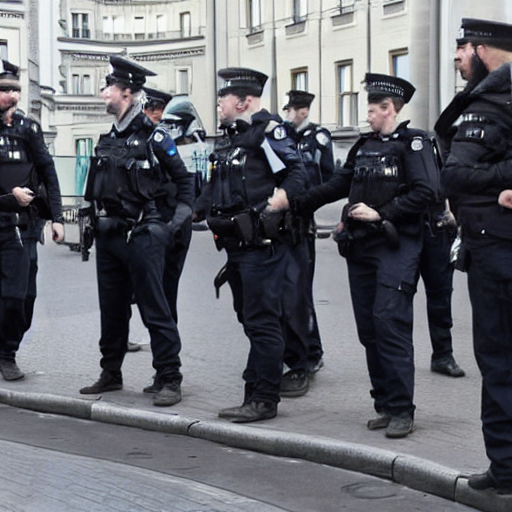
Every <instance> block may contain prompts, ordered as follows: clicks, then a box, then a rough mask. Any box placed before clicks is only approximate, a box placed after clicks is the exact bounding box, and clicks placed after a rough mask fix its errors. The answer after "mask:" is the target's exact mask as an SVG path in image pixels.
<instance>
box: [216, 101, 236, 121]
mask: <svg viewBox="0 0 512 512" xmlns="http://www.w3.org/2000/svg"><path fill="white" fill-rule="evenodd" d="M239 103H240V98H239V97H238V96H235V95H234V94H226V95H225V96H220V97H219V100H218V103H217V111H218V113H219V121H220V122H221V124H231V123H234V122H235V121H236V119H237V113H238V110H237V105H239Z"/></svg>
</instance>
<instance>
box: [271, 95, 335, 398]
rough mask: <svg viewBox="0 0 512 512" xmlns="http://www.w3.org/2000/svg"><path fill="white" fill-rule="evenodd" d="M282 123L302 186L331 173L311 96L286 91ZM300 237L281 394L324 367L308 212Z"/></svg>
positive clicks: (327, 142)
mask: <svg viewBox="0 0 512 512" xmlns="http://www.w3.org/2000/svg"><path fill="white" fill-rule="evenodd" d="M287 94H288V102H287V104H286V105H285V106H284V107H283V110H284V111H285V126H286V128H287V130H288V133H289V135H290V136H291V137H292V138H293V139H294V140H295V141H296V143H297V149H298V151H299V154H300V156H301V158H302V161H303V162H304V166H305V168H306V171H307V186H308V187H312V186H315V185H320V184H321V183H324V182H326V181H328V180H329V178H330V177H331V176H332V174H333V172H334V159H333V151H332V140H331V134H330V132H329V131H328V130H327V129H325V128H323V127H321V126H319V125H317V124H315V123H312V122H311V121H310V119H309V112H310V107H311V103H312V101H313V99H314V98H315V95H314V94H312V93H310V92H306V91H299V90H291V91H289V92H288V93H287ZM300 231H301V239H300V241H299V243H298V244H296V245H295V247H294V248H293V250H292V257H291V263H290V266H289V268H288V271H287V274H286V283H287V284H288V285H289V286H290V289H289V290H288V292H287V293H286V294H285V300H286V302H287V310H289V313H287V315H286V323H285V335H286V348H285V356H284V362H285V363H286V365H287V367H288V368H289V371H287V372H286V373H285V374H284V375H283V379H282V381H281V396H287V397H290V396H301V395H303V394H304V393H306V392H307V390H308V388H309V377H310V375H311V374H313V373H315V372H316V371H318V370H319V369H320V368H321V367H322V366H323V359H322V355H323V348H322V342H321V339H320V332H319V329H318V322H317V318H316V312H315V308H314V302H313V276H314V272H315V238H316V226H315V223H314V218H313V216H309V217H308V218H304V219H302V222H301V223H300Z"/></svg>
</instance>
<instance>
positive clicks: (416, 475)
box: [0, 389, 512, 512]
mask: <svg viewBox="0 0 512 512" xmlns="http://www.w3.org/2000/svg"><path fill="white" fill-rule="evenodd" d="M0 403H2V404H5V405H10V406H13V407H19V408H23V409H30V410H33V411H39V412H46V413H52V414H62V415H68V416H73V417H76V418H81V419H89V420H93V421H101V422H104V423H112V424H116V425H124V426H129V427H138V428H143V429H146V430H152V431H158V432H166V433H170V434H179V435H188V436H190V437H195V438H198V439H204V440H207V441H213V442H216V443H221V444H225V445H228V446H232V447H235V448H243V449H247V450H254V451H258V452H262V453H266V454H268V455H276V456H281V457H292V458H298V459H304V460H309V461H311V462H316V463H319V464H326V465H329V466H334V467H338V468H342V469H347V470H350V471H357V472H360V473H365V474H368V475H373V476H377V477H380V478H386V479H388V480H392V481H394V482H396V483H399V484H401V485H404V486H406V487H409V488H411V489H415V490H418V491H422V492H426V493H429V494H433V495H436V496H440V497H442V498H445V499H449V500H452V501H456V502H458V503H462V504H465V505H468V506H471V507H473V508H476V509H478V510H481V511H482V512H510V511H511V510H512V497H508V496H507V497H505V496H498V495H496V494H495V493H493V492H489V491H485V492H478V491H474V490H472V489H471V488H470V487H468V485H467V479H466V478H464V476H463V475H461V474H460V472H458V471H456V470H454V469H450V468H447V467H446V466H442V465H440V464H436V463H434V462H431V461H428V460H425V459H421V458H418V457H413V456H410V455H405V454H402V453H396V452H393V451H389V450H382V449H379V448H372V447H369V446H365V445H360V444H355V443H347V442H344V441H338V440H335V439H330V438H326V437H318V436H315V437H313V436H308V435H304V434H293V433H291V434H288V433H283V432H279V431H275V430H270V429H260V428H257V427H247V426H240V425H234V424H231V423H223V422H220V421H219V422H215V421H201V420H198V419H190V418H185V417H182V416H179V415H177V414H168V413H160V412H150V411H142V410H138V409H129V408H126V407H121V406H116V405H110V404H105V403H97V402H91V401H89V400H84V399H78V398H67V397H62V396H58V395H51V394H46V393H26V392H15V391H8V390H4V389H0Z"/></svg>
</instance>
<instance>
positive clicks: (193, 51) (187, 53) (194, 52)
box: [61, 46, 206, 63]
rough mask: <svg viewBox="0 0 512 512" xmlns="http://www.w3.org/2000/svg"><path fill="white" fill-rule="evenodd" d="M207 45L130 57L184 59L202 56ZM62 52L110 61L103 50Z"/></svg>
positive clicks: (78, 57)
mask: <svg viewBox="0 0 512 512" xmlns="http://www.w3.org/2000/svg"><path fill="white" fill-rule="evenodd" d="M205 52H206V47H204V46H201V47H198V48H183V49H180V50H161V51H154V52H144V53H140V52H136V53H131V54H130V57H131V58H132V59H133V60H136V61H140V62H156V61H162V60H173V59H182V58H187V57H200V56H203V55H205ZM61 53H62V54H65V55H69V56H70V57H71V59H72V60H93V61H99V62H105V63H108V60H109V55H110V54H106V53H103V52H94V51H89V52H88V51H83V52H80V51H76V50H61Z"/></svg>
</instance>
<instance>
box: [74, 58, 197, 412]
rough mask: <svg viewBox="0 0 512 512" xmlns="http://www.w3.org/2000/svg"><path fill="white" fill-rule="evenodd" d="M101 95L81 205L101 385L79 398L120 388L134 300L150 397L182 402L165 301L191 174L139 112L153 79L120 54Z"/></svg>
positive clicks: (177, 344) (175, 337)
mask: <svg viewBox="0 0 512 512" xmlns="http://www.w3.org/2000/svg"><path fill="white" fill-rule="evenodd" d="M110 63H111V65H112V72H111V73H110V74H108V75H107V77H106V84H107V87H106V88H104V89H103V90H102V91H101V95H102V98H103V100H104V102H105V105H106V109H107V112H109V113H111V114H113V115H114V117H115V119H114V123H113V125H112V128H111V130H110V131H109V132H108V133H106V134H104V135H101V136H100V139H99V141H98V145H97V146H96V148H95V157H94V158H93V161H92V164H91V171H90V173H89V177H88V182H87V187H86V194H85V198H86V199H87V200H89V201H91V202H92V204H93V208H94V213H95V220H94V224H95V240H96V266H97V279H98V289H99V299H100V313H101V337H100V341H99V345H100V351H101V361H100V366H101V369H102V371H101V374H100V378H99V379H98V380H97V381H96V382H95V383H93V384H92V385H91V386H86V387H84V388H82V389H81V390H80V393H82V394H96V393H103V392H106V391H114V390H118V389H121V388H122V387H123V378H122V373H121V366H122V363H123V359H124V356H125V354H126V351H127V346H128V326H129V320H130V316H131V302H132V296H133V295H134V296H135V301H136V303H137V305H138V307H139V310H140V312H141V317H142V320H143V322H144V324H145V326H146V327H147V328H148V330H149V334H150V338H151V350H152V353H153V367H154V369H155V370H156V375H155V377H154V381H153V384H152V385H150V386H148V387H147V388H146V389H145V390H144V391H147V392H149V393H153V403H154V405H157V406H171V405H174V404H176V403H178V402H179V401H180V400H181V381H182V374H181V372H180V366H181V361H180V356H179V353H180V349H181V340H180V336H179V333H178V329H177V326H176V322H175V321H174V319H173V317H172V313H171V308H170V306H169V304H168V301H167V300H166V296H165V292H164V285H163V282H162V281H163V272H164V261H165V252H166V250H167V249H168V247H169V244H172V241H173V235H174V233H175V232H176V231H177V230H178V229H179V224H180V222H183V221H184V220H185V219H186V217H187V214H188V217H190V216H191V213H192V208H191V207H192V204H193V199H194V193H193V185H194V182H193V175H192V174H190V173H188V171H187V169H186V168H185V166H184V165H183V162H182V161H181V159H180V157H179V155H178V153H177V150H176V145H175V144H174V141H173V140H172V138H171V137H169V136H168V134H166V133H165V132H164V131H160V130H158V129H156V130H155V125H154V123H153V122H152V121H151V120H150V119H149V118H148V117H147V116H146V115H145V114H144V113H143V111H142V104H141V98H140V96H141V95H140V92H141V90H142V87H143V85H144V83H145V81H146V77H147V76H154V75H155V73H153V72H152V71H150V70H148V69H146V68H144V67H143V66H141V65H139V64H138V63H136V62H133V61H131V60H129V59H126V58H124V57H120V56H117V55H114V56H111V57H110Z"/></svg>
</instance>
